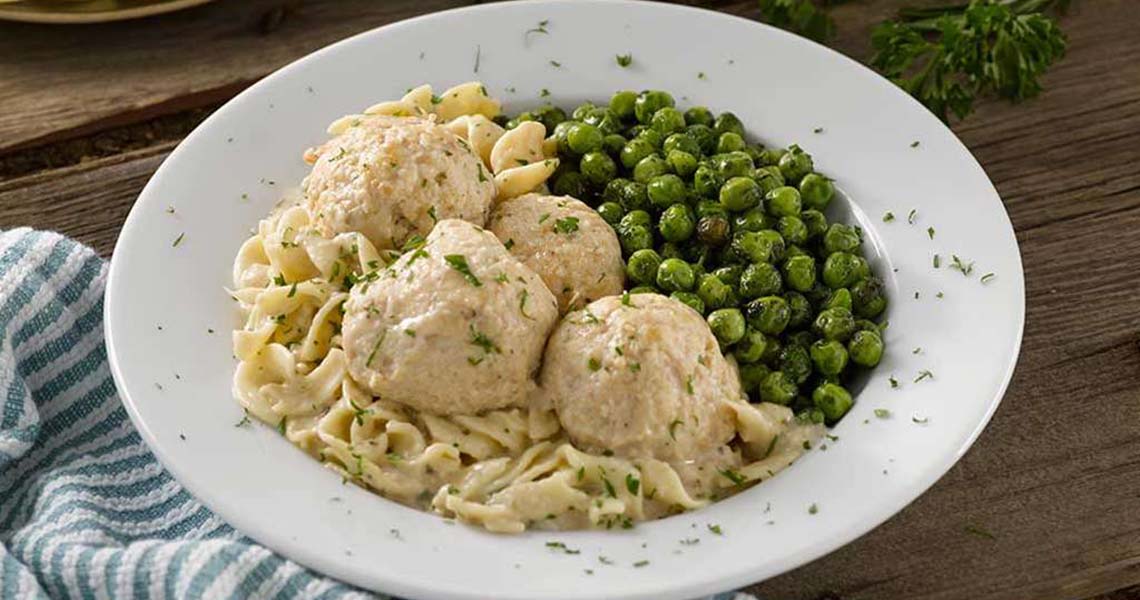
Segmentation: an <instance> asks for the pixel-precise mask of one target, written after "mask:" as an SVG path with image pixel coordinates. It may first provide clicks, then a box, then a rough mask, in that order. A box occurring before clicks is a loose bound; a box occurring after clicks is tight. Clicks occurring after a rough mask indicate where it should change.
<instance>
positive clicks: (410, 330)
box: [343, 219, 558, 415]
mask: <svg viewBox="0 0 1140 600" xmlns="http://www.w3.org/2000/svg"><path fill="white" fill-rule="evenodd" d="M557 320H558V303H557V301H556V300H555V299H554V296H553V295H552V294H551V293H550V291H549V290H547V289H546V286H545V285H543V283H542V280H541V279H539V277H538V275H536V274H535V273H534V271H531V270H530V269H529V268H527V267H526V266H525V265H523V264H522V263H520V262H519V261H518V260H516V259H515V258H514V257H513V256H511V255H510V253H509V252H507V250H506V248H504V247H503V245H502V243H500V242H499V240H498V239H496V238H495V236H494V235H492V234H491V233H490V232H488V231H486V230H484V229H482V228H480V227H478V226H476V225H473V224H471V223H468V222H466V221H460V220H458V219H447V220H443V221H440V222H439V224H438V225H436V226H435V229H433V230H432V232H431V234H429V235H428V237H427V240H426V243H425V244H424V245H423V247H422V248H419V249H416V250H412V251H410V252H407V253H405V254H404V255H403V256H401V257H400V258H399V259H398V260H397V261H396V262H395V263H393V264H392V265H391V266H390V267H389V268H386V269H384V270H383V271H380V273H379V276H378V278H377V279H375V280H373V281H369V282H364V283H358V284H357V285H356V286H355V287H354V288H353V289H352V292H351V294H350V295H349V299H348V302H347V303H346V304H345V316H344V324H343V336H344V337H343V343H344V350H345V354H346V355H347V358H348V370H349V373H350V374H351V376H352V378H353V379H354V380H355V381H356V382H358V383H359V384H361V385H362V386H364V387H365V388H367V389H368V390H370V391H371V392H372V393H373V394H375V395H378V396H381V397H383V398H385V399H388V400H393V401H395V402H400V403H403V404H405V405H407V406H410V407H412V408H415V409H418V410H421V411H425V412H429V413H434V414H440V415H452V414H465V415H470V414H476V413H479V412H481V411H485V410H490V409H495V408H504V407H508V406H523V405H525V404H526V402H527V401H528V397H529V395H530V393H531V392H532V391H533V390H534V389H536V385H535V382H534V376H535V374H536V373H537V371H538V367H539V363H540V361H541V359H542V349H543V346H544V344H545V343H546V338H547V336H549V335H550V330H551V329H552V328H553V327H554V325H555V323H556V322H557Z"/></svg>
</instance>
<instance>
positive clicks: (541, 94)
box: [538, 88, 550, 98]
mask: <svg viewBox="0 0 1140 600" xmlns="http://www.w3.org/2000/svg"><path fill="white" fill-rule="evenodd" d="M549 95H550V90H548V89H546V88H542V89H541V90H539V92H538V96H539V97H540V98H545V97H547V96H549Z"/></svg>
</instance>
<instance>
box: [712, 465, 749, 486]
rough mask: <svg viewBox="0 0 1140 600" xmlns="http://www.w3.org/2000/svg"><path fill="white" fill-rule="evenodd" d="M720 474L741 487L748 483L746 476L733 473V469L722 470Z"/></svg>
mask: <svg viewBox="0 0 1140 600" xmlns="http://www.w3.org/2000/svg"><path fill="white" fill-rule="evenodd" d="M718 473H720V474H721V475H724V477H725V478H726V479H728V480H729V481H731V482H732V484H733V485H741V484H743V483H745V482H746V481H748V479H747V478H746V477H745V476H743V475H741V474H740V473H737V472H736V471H733V470H732V469H721V470H720V471H718Z"/></svg>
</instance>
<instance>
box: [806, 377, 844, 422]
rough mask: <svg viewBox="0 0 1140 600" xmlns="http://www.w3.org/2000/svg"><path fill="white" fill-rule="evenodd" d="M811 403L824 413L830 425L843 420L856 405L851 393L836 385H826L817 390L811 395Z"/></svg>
mask: <svg viewBox="0 0 1140 600" xmlns="http://www.w3.org/2000/svg"><path fill="white" fill-rule="evenodd" d="M811 401H812V402H814V403H815V406H816V408H818V409H819V410H821V411H823V415H824V416H825V417H826V418H827V421H828V422H829V423H834V422H835V421H838V420H839V419H841V418H843V415H845V414H847V411H849V410H851V406H852V405H853V404H854V403H853V402H852V401H851V393H850V392H848V391H847V390H846V389H844V388H843V386H841V385H838V384H835V383H824V384H822V385H820V386H819V387H817V388H815V391H813V392H812V393H811Z"/></svg>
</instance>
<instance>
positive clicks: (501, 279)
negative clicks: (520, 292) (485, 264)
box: [495, 273, 511, 283]
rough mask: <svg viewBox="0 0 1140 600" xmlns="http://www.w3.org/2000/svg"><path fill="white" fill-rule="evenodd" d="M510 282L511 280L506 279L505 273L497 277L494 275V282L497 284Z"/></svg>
mask: <svg viewBox="0 0 1140 600" xmlns="http://www.w3.org/2000/svg"><path fill="white" fill-rule="evenodd" d="M510 280H511V278H510V277H507V274H506V273H499V274H498V275H495V281H497V282H499V283H507V282H509V281H510Z"/></svg>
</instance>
